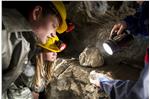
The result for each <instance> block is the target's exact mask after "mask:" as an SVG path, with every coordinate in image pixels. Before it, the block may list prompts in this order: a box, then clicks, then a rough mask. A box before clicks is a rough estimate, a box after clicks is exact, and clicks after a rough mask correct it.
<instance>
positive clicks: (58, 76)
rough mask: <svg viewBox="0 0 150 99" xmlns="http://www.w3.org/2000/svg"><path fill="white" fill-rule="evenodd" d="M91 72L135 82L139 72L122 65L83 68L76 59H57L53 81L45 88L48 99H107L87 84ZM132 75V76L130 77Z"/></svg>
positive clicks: (53, 69)
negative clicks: (94, 71)
mask: <svg viewBox="0 0 150 99" xmlns="http://www.w3.org/2000/svg"><path fill="white" fill-rule="evenodd" d="M92 70H96V71H97V72H100V73H103V74H106V75H107V76H109V77H111V78H113V79H122V80H126V79H131V80H136V79H137V78H138V76H139V72H140V70H138V69H135V68H131V67H130V66H127V65H123V64H121V63H120V64H116V65H112V66H111V65H109V66H107V65H105V66H103V67H98V68H89V67H83V66H81V65H80V63H79V61H78V59H61V58H59V59H57V60H56V61H55V63H54V64H53V68H52V71H53V78H54V79H53V80H52V82H51V83H50V84H49V87H48V88H47V91H46V92H47V97H48V99H70V98H71V99H99V98H100V99H108V96H107V95H106V94H105V93H103V92H100V90H99V89H98V88H96V87H94V86H93V85H91V84H90V82H89V79H88V78H89V73H90V71H92ZM131 75H132V76H131Z"/></svg>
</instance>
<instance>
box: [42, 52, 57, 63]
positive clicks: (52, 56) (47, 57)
mask: <svg viewBox="0 0 150 99" xmlns="http://www.w3.org/2000/svg"><path fill="white" fill-rule="evenodd" d="M56 59H57V53H55V52H45V53H44V60H45V61H51V62H53V61H55V60H56Z"/></svg>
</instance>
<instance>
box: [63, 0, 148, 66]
mask: <svg viewBox="0 0 150 99" xmlns="http://www.w3.org/2000/svg"><path fill="white" fill-rule="evenodd" d="M65 4H66V7H67V12H68V13H67V14H68V16H67V17H68V18H69V19H71V21H72V22H74V24H75V26H76V28H75V30H74V32H72V33H70V34H67V35H66V36H68V38H67V39H68V41H69V42H68V48H67V49H66V51H64V53H63V54H64V55H66V56H68V55H69V56H70V57H78V56H79V54H80V53H81V52H82V51H83V50H84V49H85V48H86V47H88V46H94V47H97V48H99V50H100V51H101V53H102V55H103V56H104V58H105V63H107V64H112V62H111V61H112V59H113V61H114V63H115V62H120V61H122V60H129V61H130V60H131V59H132V62H133V63H137V62H138V64H140V65H142V64H143V57H144V54H145V49H146V47H147V46H148V40H145V39H144V37H142V38H141V37H138V36H136V37H135V40H134V42H133V44H132V45H131V46H130V47H129V48H127V49H125V50H122V51H121V52H119V53H117V54H115V55H113V56H109V55H107V53H105V51H104V49H103V47H102V43H103V42H104V41H105V40H107V39H108V37H109V34H110V31H111V29H112V27H113V25H114V24H115V23H117V22H119V21H121V20H122V19H123V18H124V17H126V16H127V15H133V14H134V13H135V8H136V7H137V3H136V2H132V1H123V2H122V1H108V2H107V1H76V2H67V3H65ZM141 46H142V47H141ZM137 53H138V54H137Z"/></svg>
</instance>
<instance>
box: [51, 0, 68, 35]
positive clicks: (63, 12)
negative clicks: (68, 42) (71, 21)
mask: <svg viewBox="0 0 150 99" xmlns="http://www.w3.org/2000/svg"><path fill="white" fill-rule="evenodd" d="M52 3H53V5H54V6H55V8H56V10H57V11H58V13H59V15H60V17H61V20H62V22H61V24H60V26H59V27H58V28H57V30H56V31H57V32H58V33H59V34H61V33H63V32H65V31H66V30H67V28H68V27H67V23H66V17H67V13H66V8H65V5H64V4H63V2H62V1H52Z"/></svg>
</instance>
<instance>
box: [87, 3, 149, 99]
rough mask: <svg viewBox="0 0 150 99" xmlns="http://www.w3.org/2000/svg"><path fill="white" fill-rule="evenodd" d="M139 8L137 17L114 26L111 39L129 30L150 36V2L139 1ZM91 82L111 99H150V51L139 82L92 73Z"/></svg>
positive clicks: (146, 56)
mask: <svg viewBox="0 0 150 99" xmlns="http://www.w3.org/2000/svg"><path fill="white" fill-rule="evenodd" d="M137 2H138V4H139V8H138V9H137V11H136V13H135V15H133V16H128V17H126V18H125V19H124V20H123V21H122V22H120V23H118V24H116V25H114V27H113V29H112V31H111V34H110V38H111V36H112V35H113V33H114V32H117V35H120V34H121V33H122V31H123V30H125V29H128V30H130V31H131V33H133V34H142V35H144V36H148V35H149V2H148V1H137ZM89 79H90V82H91V83H92V84H94V85H96V86H98V87H100V89H101V90H102V91H104V92H106V93H107V94H108V95H109V97H110V99H149V88H148V85H149V49H148V48H147V50H146V55H145V67H144V69H143V71H142V72H141V75H140V77H139V79H138V80H137V81H131V80H112V79H110V78H109V77H107V76H106V75H103V74H100V73H97V72H95V71H92V72H91V73H90V78H89Z"/></svg>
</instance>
